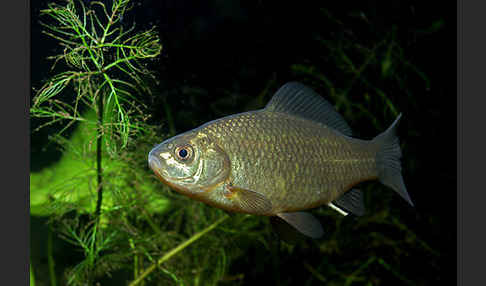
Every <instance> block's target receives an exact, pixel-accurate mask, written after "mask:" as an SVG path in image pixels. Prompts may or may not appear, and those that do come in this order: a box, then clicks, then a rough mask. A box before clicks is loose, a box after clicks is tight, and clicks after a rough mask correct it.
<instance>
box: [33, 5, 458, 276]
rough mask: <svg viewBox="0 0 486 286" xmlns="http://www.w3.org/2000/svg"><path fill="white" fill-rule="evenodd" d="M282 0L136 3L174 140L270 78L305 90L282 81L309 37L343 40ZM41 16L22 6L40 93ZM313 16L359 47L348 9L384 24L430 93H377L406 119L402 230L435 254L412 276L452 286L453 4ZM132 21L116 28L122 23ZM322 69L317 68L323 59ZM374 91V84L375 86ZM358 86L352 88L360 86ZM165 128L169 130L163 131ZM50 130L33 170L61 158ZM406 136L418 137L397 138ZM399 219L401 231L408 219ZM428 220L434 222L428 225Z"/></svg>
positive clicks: (45, 44) (317, 52)
mask: <svg viewBox="0 0 486 286" xmlns="http://www.w3.org/2000/svg"><path fill="white" fill-rule="evenodd" d="M283 2H284V1H272V2H270V1H216V0H214V1H188V0H178V1H157V0H144V1H141V3H142V5H139V6H136V8H135V10H134V12H135V13H133V14H132V15H131V16H130V17H134V19H135V20H136V21H137V25H140V27H150V26H151V25H153V24H155V25H157V26H158V27H159V32H160V37H161V42H162V44H163V51H162V55H161V59H160V62H159V63H158V65H157V66H156V67H155V68H156V69H157V70H158V72H159V76H160V81H161V83H160V87H159V89H160V94H161V97H162V96H163V97H165V98H166V99H167V102H168V104H169V105H170V106H171V109H172V112H173V115H174V122H175V127H176V130H177V132H183V131H186V130H189V129H192V128H194V127H196V126H198V125H199V124H201V123H204V122H206V121H209V120H212V119H215V118H218V117H221V116H223V115H227V114H232V113H236V112H241V111H245V110H247V108H249V107H251V104H252V99H253V98H255V97H256V96H257V95H258V94H259V93H260V92H261V91H262V90H263V89H264V88H265V86H266V85H267V83H268V82H269V81H270V80H274V81H275V82H276V84H275V86H279V85H281V84H283V83H285V82H287V81H291V80H301V81H305V77H303V76H301V75H296V74H295V73H292V72H291V69H290V66H291V65H292V64H296V63H303V62H309V61H310V62H313V61H316V62H317V61H319V59H320V57H321V55H322V53H323V51H322V47H321V46H319V45H317V44H316V35H326V36H328V37H329V38H328V40H332V38H331V37H332V35H335V34H339V33H343V32H344V33H345V32H346V31H339V30H333V29H335V28H336V27H335V26H328V25H323V21H322V17H323V16H322V13H321V12H320V10H319V9H316V6H314V5H302V4H300V3H299V2H298V1H288V2H285V3H283ZM46 6H47V1H31V8H32V16H31V20H32V26H31V39H32V40H31V43H32V48H31V53H32V55H31V59H32V63H31V68H32V74H31V78H32V85H34V86H39V85H40V83H41V81H42V80H43V79H46V78H47V77H48V76H49V75H50V74H49V68H48V67H50V65H51V62H50V61H48V60H46V56H48V55H51V54H53V52H54V51H57V48H58V47H57V44H56V42H55V41H53V40H52V39H49V38H47V37H46V36H44V35H42V34H41V33H40V30H41V28H40V26H39V25H38V13H39V10H40V9H41V8H45V7H46ZM322 7H323V8H326V9H327V10H328V11H330V12H331V13H332V14H333V15H334V16H335V17H336V18H339V19H344V20H346V21H350V22H347V23H345V24H346V26H347V27H348V28H349V29H350V30H351V31H352V32H354V33H355V34H358V35H361V36H362V37H366V36H367V34H366V33H367V32H366V31H368V32H369V29H364V28H363V27H362V26H361V24H358V22H357V24H356V25H353V23H352V17H348V15H350V14H351V13H354V12H356V11H362V12H363V13H364V14H365V15H366V17H367V19H368V21H369V23H370V26H371V27H372V30H373V35H380V33H383V34H385V33H386V32H388V31H390V27H391V26H394V27H395V29H396V33H397V35H398V39H397V40H398V41H399V43H400V44H401V45H403V46H402V48H403V50H404V53H405V57H406V58H407V59H408V60H409V61H410V62H412V63H413V64H414V65H415V66H417V67H418V68H419V69H420V70H421V71H422V72H423V73H424V74H426V75H427V77H428V79H429V81H430V87H429V88H424V87H423V83H419V82H417V85H416V86H409V87H408V89H410V90H411V91H412V92H413V100H412V101H413V102H410V100H409V99H404V98H403V97H401V95H400V94H393V93H389V94H387V95H388V96H389V98H390V100H391V101H392V102H394V103H395V104H396V106H397V107H398V109H399V110H400V111H401V112H403V113H404V118H403V119H404V121H403V122H402V125H401V128H400V138H401V139H402V140H403V141H404V142H406V143H407V146H408V147H407V150H406V153H405V154H404V156H408V157H409V158H413V160H411V162H412V163H411V164H413V172H411V171H407V166H405V167H404V169H405V170H404V177H405V181H406V184H407V188H408V190H409V193H410V196H411V197H412V199H413V201H414V202H415V205H416V207H415V210H414V211H415V212H417V213H418V214H419V216H420V218H421V219H419V220H412V219H410V224H411V225H409V227H410V228H412V229H413V230H414V231H415V232H416V233H417V235H418V236H420V237H421V238H422V239H423V240H424V241H427V243H428V244H429V245H431V246H432V247H433V248H434V249H435V250H437V251H438V252H439V253H440V258H438V262H437V263H438V264H439V270H438V271H434V272H433V273H431V272H428V271H427V270H426V269H425V270H424V269H416V270H414V271H415V272H414V273H416V275H417V280H422V281H424V283H425V282H427V283H428V285H432V284H436V285H439V284H440V285H448V284H455V281H456V279H455V272H456V9H455V8H456V6H455V2H450V3H445V2H444V3H441V4H439V3H437V2H434V1H362V2H357V1H333V2H329V1H327V2H322ZM130 20H131V19H130V18H128V19H126V21H127V22H129V21H130ZM359 23H361V22H359ZM433 23H442V27H441V28H440V29H438V30H437V31H435V32H432V33H428V34H420V33H417V31H419V30H426V29H427V28H429V27H430V26H431V25H433ZM360 33H362V34H360ZM417 35H418V36H417ZM421 35H422V36H421ZM371 40H372V39H370V41H371ZM320 63H321V65H322V64H324V63H323V62H322V61H321V62H320ZM323 69H326V67H323ZM330 70H332V68H330ZM330 78H332V75H330ZM336 80H339V79H336ZM409 83H411V84H413V83H414V82H413V81H409ZM375 84H376V85H380V82H377V83H375ZM383 84H386V83H383ZM188 87H191V88H195V87H196V88H197V89H198V90H200V92H199V94H198V95H197V96H190V97H189V96H185V94H186V92H185V88H188ZM356 88H357V89H359V86H358V87H356ZM273 90H274V91H275V88H274V89H273ZM356 92H359V90H358V91H356ZM151 112H152V113H153V120H152V123H153V124H163V123H164V121H165V113H164V108H163V106H162V100H157V99H156V100H155V101H154V102H153V103H152V105H151ZM346 119H348V118H346ZM349 123H350V125H351V127H352V128H353V129H354V130H356V131H357V132H356V133H357V134H358V135H359V136H360V137H363V138H371V137H373V136H375V135H376V134H375V131H374V130H372V129H370V127H371V124H370V123H369V122H353V121H351V120H350V121H349ZM31 124H32V128H35V126H36V125H38V122H37V121H35V120H33V121H32V123H31ZM385 125H386V124H385ZM163 128H166V130H167V126H166V125H165V126H164V127H163ZM367 128H368V129H367ZM55 130H56V129H55V127H52V128H46V129H42V130H41V131H40V132H37V133H34V134H33V135H32V137H31V170H32V171H37V170H40V169H42V168H43V167H45V166H48V165H49V164H53V163H54V162H55V161H56V160H57V159H59V158H60V153H59V152H58V151H57V149H56V146H54V145H53V144H48V139H47V135H48V134H52V133H53V132H55ZM409 133H410V134H412V133H413V134H419V136H407V134H409ZM397 201H398V200H397ZM402 203H403V202H401V201H400V202H396V204H402ZM403 204H404V203H403ZM404 209H405V208H404ZM409 211H410V212H412V210H409ZM410 217H412V215H411V216H410ZM404 220H405V222H404V223H406V224H407V221H406V220H407V216H405V218H404ZM430 221H433V226H432V227H431V225H430ZM45 233H46V232H45V220H44V219H42V218H35V217H32V218H31V236H32V239H31V240H32V243H31V245H32V256H33V257H34V258H35V259H37V260H38V261H40V262H37V263H40V264H42V263H45V259H46V258H45V254H44V249H42V245H45V239H46V235H45ZM56 243H58V244H59V245H61V246H58V247H60V248H62V247H63V246H62V244H63V243H64V242H62V241H61V240H59V241H57V240H56ZM77 255H78V256H79V254H77ZM249 255H250V254H249ZM76 257H77V256H76V255H74V256H72V255H71V256H69V257H62V256H60V257H59V258H58V259H59V260H58V261H57V262H56V263H57V264H62V263H63V259H64V260H65V262H66V263H69V261H71V260H72V259H75V258H76ZM294 259H295V260H296V261H289V262H287V263H286V264H285V265H286V267H288V269H279V271H282V272H285V271H289V270H292V263H298V262H299V261H298V259H296V258H294ZM416 259H417V260H421V259H422V258H421V257H416ZM255 263H258V262H255ZM434 263H435V262H434ZM239 264H241V265H238V264H236V265H234V266H233V267H236V268H238V267H240V269H247V268H248V267H251V266H249V265H247V264H245V263H243V262H240V263H239ZM255 268H258V266H255ZM247 273H248V272H247ZM256 273H257V274H254V275H253V276H252V275H251V274H248V275H247V278H248V280H247V281H246V282H247V283H248V285H252V284H251V283H252V282H256V281H263V280H264V278H263V277H262V276H261V275H262V273H261V272H258V271H256ZM429 275H432V276H434V277H430V276H429ZM412 280H414V279H412ZM106 285H108V284H106ZM113 285H116V284H113ZM270 285H272V283H271V282H270ZM423 285H426V284H423Z"/></svg>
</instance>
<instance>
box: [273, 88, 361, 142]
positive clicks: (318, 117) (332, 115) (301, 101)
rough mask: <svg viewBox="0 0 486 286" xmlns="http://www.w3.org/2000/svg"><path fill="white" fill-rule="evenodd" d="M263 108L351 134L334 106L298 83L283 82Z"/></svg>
mask: <svg viewBox="0 0 486 286" xmlns="http://www.w3.org/2000/svg"><path fill="white" fill-rule="evenodd" d="M265 110H268V111H273V112H284V113H289V114H292V115H296V116H299V117H303V118H306V119H309V120H313V121H317V122H320V123H323V124H325V125H327V126H329V127H331V128H333V129H335V130H337V131H339V132H341V133H343V134H344V135H347V136H351V135H352V131H351V128H350V127H349V125H348V123H346V121H345V120H344V118H342V116H341V115H340V114H339V113H337V111H336V110H335V109H334V107H333V106H332V105H331V104H330V103H329V102H328V101H326V100H325V99H324V98H322V97H321V96H320V95H318V94H317V93H316V92H315V91H313V90H312V89H310V88H309V87H307V86H305V85H303V84H301V83H298V82H289V83H286V84H284V85H283V86H282V87H281V88H280V89H279V90H277V92H276V93H275V94H274V95H273V97H272V99H271V100H270V102H268V104H267V106H265Z"/></svg>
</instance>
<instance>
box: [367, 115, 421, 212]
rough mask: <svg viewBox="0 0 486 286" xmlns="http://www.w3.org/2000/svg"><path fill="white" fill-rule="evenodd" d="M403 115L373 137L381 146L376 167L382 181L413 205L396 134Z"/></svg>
mask: <svg viewBox="0 0 486 286" xmlns="http://www.w3.org/2000/svg"><path fill="white" fill-rule="evenodd" d="M401 117H402V114H400V115H398V117H397V119H396V120H395V122H393V124H392V125H391V126H390V127H389V128H388V129H387V130H386V131H385V132H383V133H381V134H380V135H378V136H376V137H375V138H374V139H373V141H375V142H376V144H377V145H378V148H379V149H378V153H377V154H376V167H377V169H378V179H379V180H380V182H382V183H383V184H384V185H386V186H388V187H390V188H392V189H393V190H394V191H395V192H397V193H398V194H399V195H400V196H401V197H402V198H404V199H405V200H406V201H407V202H408V203H409V204H410V205H412V206H413V203H412V200H411V199H410V196H409V195H408V193H407V188H405V183H404V182H403V178H402V166H401V165H400V158H401V157H402V151H401V150H400V142H399V141H398V137H397V135H396V129H397V126H398V123H399V122H400V118H401Z"/></svg>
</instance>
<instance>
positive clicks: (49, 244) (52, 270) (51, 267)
mask: <svg viewBox="0 0 486 286" xmlns="http://www.w3.org/2000/svg"><path fill="white" fill-rule="evenodd" d="M52 252H53V250H52V231H51V230H50V229H49V230H48V231H47V265H48V266H49V278H50V279H49V280H50V281H51V286H56V285H57V282H56V269H55V264H54V258H53V257H52ZM31 273H32V272H31ZM31 275H32V274H31Z"/></svg>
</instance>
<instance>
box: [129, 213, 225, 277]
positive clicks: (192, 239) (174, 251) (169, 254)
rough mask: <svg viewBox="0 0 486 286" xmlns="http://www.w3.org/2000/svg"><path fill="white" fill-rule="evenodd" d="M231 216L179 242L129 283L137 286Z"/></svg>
mask: <svg viewBox="0 0 486 286" xmlns="http://www.w3.org/2000/svg"><path fill="white" fill-rule="evenodd" d="M228 217H229V216H227V215H225V216H224V217H222V218H220V219H218V220H217V221H215V222H214V223H213V224H211V225H210V226H208V227H207V228H205V229H203V230H202V231H200V232H198V233H196V234H195V235H193V236H192V237H190V238H189V239H188V240H186V241H184V242H183V243H181V244H179V245H178V246H177V247H175V248H173V249H172V250H170V251H169V252H167V253H166V254H165V255H164V256H162V257H161V258H159V260H158V261H157V262H156V263H154V264H152V265H151V266H150V267H149V268H147V269H146V270H145V271H144V272H143V273H142V274H141V275H140V276H139V277H138V278H137V279H135V280H133V281H132V283H130V284H129V286H135V285H137V284H139V283H140V282H142V281H143V279H145V277H146V276H147V275H149V274H150V273H151V272H152V271H154V270H155V268H156V267H158V266H160V264H162V263H164V262H165V261H167V260H169V259H170V258H171V257H172V256H174V255H176V254H177V253H179V252H180V251H182V250H183V249H184V248H186V247H187V246H189V245H190V244H192V243H193V242H195V241H196V240H198V239H199V238H200V237H201V236H203V235H205V234H206V233H208V232H209V231H211V230H213V229H214V228H215V227H217V226H218V225H219V224H221V223H222V222H223V221H225V220H226V219H228Z"/></svg>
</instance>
